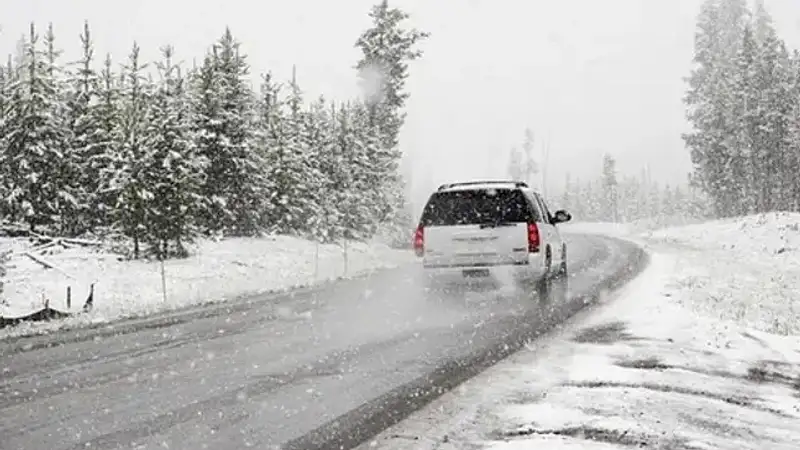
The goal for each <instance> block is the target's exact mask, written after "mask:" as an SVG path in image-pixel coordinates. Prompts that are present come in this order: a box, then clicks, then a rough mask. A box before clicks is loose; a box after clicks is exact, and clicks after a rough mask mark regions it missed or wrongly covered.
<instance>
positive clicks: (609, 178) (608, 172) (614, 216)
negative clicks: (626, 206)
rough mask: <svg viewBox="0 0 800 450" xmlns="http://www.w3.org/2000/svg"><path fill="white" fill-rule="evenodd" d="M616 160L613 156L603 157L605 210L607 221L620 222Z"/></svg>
mask: <svg viewBox="0 0 800 450" xmlns="http://www.w3.org/2000/svg"><path fill="white" fill-rule="evenodd" d="M616 164H617V162H616V160H614V158H613V157H611V155H608V154H606V155H604V156H603V209H604V210H605V211H606V213H605V216H606V217H607V220H610V221H612V222H617V221H619V210H618V205H617V185H618V184H617V169H616Z"/></svg>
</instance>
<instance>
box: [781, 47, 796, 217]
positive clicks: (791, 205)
mask: <svg viewBox="0 0 800 450" xmlns="http://www.w3.org/2000/svg"><path fill="white" fill-rule="evenodd" d="M789 92H790V97H791V98H794V99H800V52H799V51H797V50H795V51H794V52H793V54H792V57H791V74H790V87H789ZM786 139H787V142H786V146H787V148H786V153H785V154H784V161H783V173H784V176H783V178H784V192H785V193H784V198H785V199H786V205H785V207H786V209H787V210H789V211H800V177H798V176H797V174H798V173H800V101H797V102H795V104H794V105H793V107H792V111H791V112H790V114H789V125H788V130H787V137H786Z"/></svg>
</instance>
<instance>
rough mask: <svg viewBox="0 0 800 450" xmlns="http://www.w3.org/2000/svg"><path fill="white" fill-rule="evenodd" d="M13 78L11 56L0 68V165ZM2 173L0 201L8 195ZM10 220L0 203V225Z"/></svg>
mask: <svg viewBox="0 0 800 450" xmlns="http://www.w3.org/2000/svg"><path fill="white" fill-rule="evenodd" d="M15 76H16V75H15V71H14V67H13V65H12V63H11V56H10V55H9V63H8V65H6V66H0V163H2V162H3V161H4V157H5V152H6V146H7V145H8V143H7V136H8V133H7V128H6V127H7V124H8V118H9V106H10V105H11V97H10V92H9V87H10V85H11V83H13V81H14V77H15ZM3 172H4V171H3V167H0V199H5V198H6V197H7V195H8V186H6V182H5V176H4V173H3ZM11 219H12V218H11V217H10V214H9V213H8V212H7V211H6V208H5V206H4V202H2V201H0V223H1V222H5V221H8V220H11Z"/></svg>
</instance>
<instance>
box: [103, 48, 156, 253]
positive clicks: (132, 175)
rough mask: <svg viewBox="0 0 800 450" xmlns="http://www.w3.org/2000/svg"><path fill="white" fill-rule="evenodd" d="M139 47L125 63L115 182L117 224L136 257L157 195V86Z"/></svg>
mask: <svg viewBox="0 0 800 450" xmlns="http://www.w3.org/2000/svg"><path fill="white" fill-rule="evenodd" d="M139 51H140V50H139V45H138V44H136V43H134V44H133V48H132V50H131V53H130V55H129V56H128V62H127V64H126V65H125V66H124V67H123V76H124V83H123V85H122V99H121V104H120V118H119V119H120V121H119V131H118V136H119V138H120V142H119V150H118V152H116V154H115V160H114V161H113V177H114V178H113V179H112V183H111V189H112V190H113V192H114V194H115V198H116V202H115V205H114V211H113V213H114V214H113V216H114V218H113V220H114V225H115V226H116V227H117V228H118V229H120V230H121V231H122V232H123V233H124V234H125V235H126V236H127V237H129V238H130V239H131V240H132V241H133V257H134V258H139V256H140V255H141V251H142V247H141V244H142V243H143V242H144V241H145V240H146V239H148V230H147V225H148V209H149V207H150V205H151V204H152V202H153V201H154V198H155V194H154V192H153V190H152V187H151V186H150V185H149V181H150V180H149V179H148V178H147V168H148V166H149V165H150V164H151V161H152V154H153V143H154V141H155V140H154V135H153V133H152V129H151V127H150V124H149V120H148V119H149V117H150V108H151V105H152V97H153V86H152V85H151V84H150V80H149V79H148V77H147V76H146V75H145V69H146V68H147V64H142V63H141V61H140V58H139Z"/></svg>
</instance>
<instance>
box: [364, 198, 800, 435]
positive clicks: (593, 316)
mask: <svg viewBox="0 0 800 450" xmlns="http://www.w3.org/2000/svg"><path fill="white" fill-rule="evenodd" d="M799 224H800V215H799V214H767V215H760V216H752V217H746V218H743V219H735V220H727V221H718V222H712V223H707V224H698V225H692V226H685V227H678V228H670V229H665V230H660V231H655V232H646V233H642V234H637V235H628V238H629V239H632V240H635V241H638V242H640V243H641V244H642V245H645V246H646V247H647V248H648V249H649V251H650V253H651V258H652V259H651V265H650V267H649V268H648V269H647V270H646V272H645V273H644V274H643V275H642V276H640V277H639V278H638V279H637V280H635V281H634V282H632V283H631V284H630V285H629V286H627V287H626V288H625V289H623V290H622V291H621V292H619V293H617V294H615V295H614V296H613V298H608V299H606V301H605V302H604V303H603V305H602V306H601V307H600V309H599V310H598V311H594V312H588V313H586V314H583V315H581V316H580V317H576V318H575V319H574V320H573V321H571V323H570V324H568V326H566V327H564V328H563V329H562V330H560V331H559V332H556V333H554V334H553V335H552V336H550V337H549V338H547V339H544V340H542V341H538V342H537V343H536V345H535V346H532V347H531V348H530V349H529V350H528V351H524V352H521V353H519V354H517V355H515V356H513V357H511V358H509V359H508V360H506V361H504V362H503V363H501V364H499V365H497V366H496V367H494V368H492V369H490V370H488V371H487V372H485V373H484V374H482V375H481V376H479V377H477V378H475V379H473V380H471V381H469V382H467V383H465V384H464V385H462V387H460V388H459V389H458V390H457V391H455V392H452V393H450V394H447V395H445V396H443V397H442V398H441V399H440V400H439V401H437V402H434V403H433V404H431V405H430V406H429V407H428V408H426V409H425V410H423V411H421V412H419V413H418V414H416V415H415V416H413V417H412V418H411V419H409V420H407V421H406V422H404V423H402V424H400V425H398V426H396V427H394V428H392V429H390V430H388V431H387V432H385V433H384V434H382V435H381V436H380V437H379V438H377V439H375V440H374V441H373V442H371V443H370V444H369V445H368V446H367V445H365V446H364V448H387V449H389V448H390V449H393V450H402V449H415V450H420V449H434V448H436V449H438V450H445V449H464V448H491V449H498V450H499V449H503V450H509V449H523V448H526V449H527V448H548V449H578V448H580V449H619V448H627V447H631V446H635V447H637V448H638V447H641V448H680V449H754V450H756V449H759V450H760V449H764V448H769V449H771V450H772V449H786V450H789V449H796V448H798V442H800V336H797V335H798V334H800V324H798V322H799V321H800V317H798V315H797V314H796V311H798V310H799V309H800V231H799V230H798V228H799V227H800V225H799ZM590 228H594V231H595V232H598V233H601V234H608V233H610V234H615V235H621V234H623V233H624V232H625V230H624V229H623V227H618V226H609V225H600V226H597V227H592V226H591V225H586V224H584V225H577V224H576V226H575V227H574V228H573V229H574V230H577V229H583V231H586V230H587V229H590ZM790 334H791V335H790Z"/></svg>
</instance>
